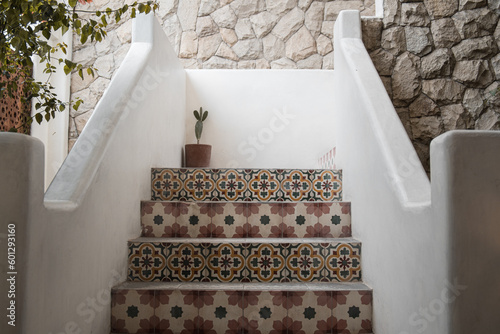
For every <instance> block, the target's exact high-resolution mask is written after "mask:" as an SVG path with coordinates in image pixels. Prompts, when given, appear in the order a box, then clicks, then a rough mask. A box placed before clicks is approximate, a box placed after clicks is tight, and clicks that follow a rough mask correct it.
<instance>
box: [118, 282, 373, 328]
mask: <svg viewBox="0 0 500 334" xmlns="http://www.w3.org/2000/svg"><path fill="white" fill-rule="evenodd" d="M371 304H372V291H371V290H368V289H365V290H341V291H335V290H323V289H322V290H319V291H314V290H300V289H298V290H293V291H286V290H281V291H277V290H202V289H196V290H179V289H151V290H135V289H120V288H118V289H114V290H113V291H112V311H111V313H112V323H111V331H112V332H113V333H169V334H170V333H172V334H173V333H175V334H178V333H213V334H218V333H256V334H268V333H290V334H292V333H294V334H297V333H301V334H306V333H311V334H312V333H314V334H324V333H328V334H337V333H372V325H371V323H372V321H371V319H372V314H371Z"/></svg>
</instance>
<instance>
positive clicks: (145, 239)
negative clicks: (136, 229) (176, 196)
mask: <svg viewBox="0 0 500 334" xmlns="http://www.w3.org/2000/svg"><path fill="white" fill-rule="evenodd" d="M129 242H167V243H183V242H185V243H252V244H257V243H265V244H270V243H287V244H293V243H314V244H318V243H334V242H338V243H360V241H359V240H356V239H354V238H351V237H349V238H153V237H139V238H135V239H131V240H129Z"/></svg>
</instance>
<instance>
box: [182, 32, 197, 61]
mask: <svg viewBox="0 0 500 334" xmlns="http://www.w3.org/2000/svg"><path fill="white" fill-rule="evenodd" d="M196 54H198V36H197V34H196V32H195V31H186V32H184V33H182V40H181V50H180V52H179V57H181V58H191V57H193V56H194V55H196Z"/></svg>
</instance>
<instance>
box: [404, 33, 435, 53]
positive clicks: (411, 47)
mask: <svg viewBox="0 0 500 334" xmlns="http://www.w3.org/2000/svg"><path fill="white" fill-rule="evenodd" d="M405 36H406V50H408V51H410V52H411V53H414V54H416V55H417V56H424V55H426V54H428V53H429V52H431V51H432V37H431V30H430V29H429V28H422V27H412V26H407V27H406V28H405Z"/></svg>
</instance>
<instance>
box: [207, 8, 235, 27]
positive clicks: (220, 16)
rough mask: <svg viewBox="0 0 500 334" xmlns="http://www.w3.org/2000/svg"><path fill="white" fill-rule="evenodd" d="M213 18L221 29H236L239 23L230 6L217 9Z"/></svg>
mask: <svg viewBox="0 0 500 334" xmlns="http://www.w3.org/2000/svg"><path fill="white" fill-rule="evenodd" d="M211 16H212V18H213V19H214V21H215V23H217V25H218V26H219V28H227V29H234V26H235V25H236V22H237V21H238V17H237V16H236V14H235V13H234V11H233V10H232V9H231V7H229V6H225V7H222V8H220V9H217V10H216V11H215V12H213V13H212V15H211Z"/></svg>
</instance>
